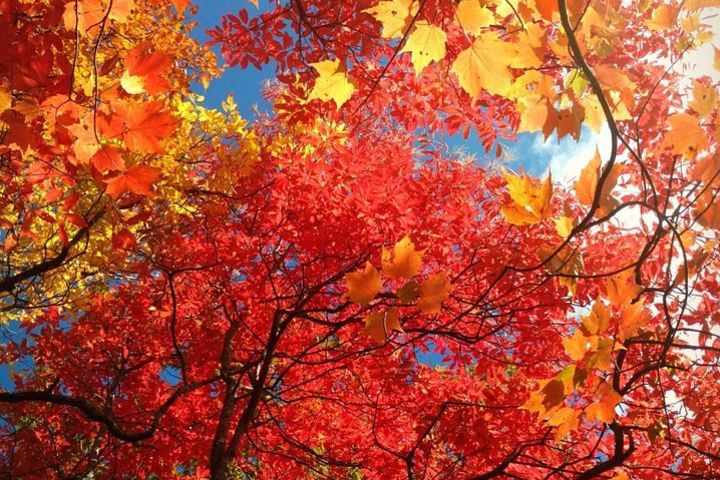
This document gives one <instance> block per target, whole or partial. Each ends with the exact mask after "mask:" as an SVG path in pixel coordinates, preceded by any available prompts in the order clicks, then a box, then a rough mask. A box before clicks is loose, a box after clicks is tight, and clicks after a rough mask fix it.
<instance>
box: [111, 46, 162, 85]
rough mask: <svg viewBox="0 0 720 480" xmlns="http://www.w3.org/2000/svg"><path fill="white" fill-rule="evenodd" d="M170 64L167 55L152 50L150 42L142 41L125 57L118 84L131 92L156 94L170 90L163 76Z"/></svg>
mask: <svg viewBox="0 0 720 480" xmlns="http://www.w3.org/2000/svg"><path fill="white" fill-rule="evenodd" d="M171 64H172V59H171V58H170V56H169V55H167V54H165V53H162V52H154V51H152V44H151V43H150V42H142V43H141V44H139V45H138V46H136V47H135V48H133V49H132V50H130V52H129V53H128V55H127V57H126V58H125V72H124V73H123V76H122V78H121V79H120V85H122V87H123V89H125V91H126V92H128V93H131V94H136V93H143V92H145V93H149V94H151V95H157V94H159V93H164V92H167V91H168V90H170V84H169V83H168V82H167V80H165V79H164V78H163V75H165V74H166V73H167V70H168V68H170V65H171Z"/></svg>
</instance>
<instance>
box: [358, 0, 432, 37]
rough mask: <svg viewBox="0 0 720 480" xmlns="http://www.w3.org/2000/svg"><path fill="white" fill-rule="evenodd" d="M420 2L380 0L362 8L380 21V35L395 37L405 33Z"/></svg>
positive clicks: (415, 0)
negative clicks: (375, 3) (371, 5)
mask: <svg viewBox="0 0 720 480" xmlns="http://www.w3.org/2000/svg"><path fill="white" fill-rule="evenodd" d="M419 7H420V4H419V2H418V1H417V0H382V1H381V2H378V4H377V5H375V6H374V7H372V8H367V9H365V10H363V12H365V13H369V14H370V15H372V16H373V17H375V19H376V20H377V21H379V22H380V23H382V37H383V38H395V37H402V36H403V35H404V34H405V31H406V30H407V28H408V26H409V25H410V22H411V21H412V19H413V17H414V16H415V15H416V14H417V12H418V9H419Z"/></svg>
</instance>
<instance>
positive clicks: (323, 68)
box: [308, 59, 355, 108]
mask: <svg viewBox="0 0 720 480" xmlns="http://www.w3.org/2000/svg"><path fill="white" fill-rule="evenodd" d="M310 66H311V67H313V68H314V69H315V71H316V72H317V73H318V75H319V76H318V77H317V78H316V79H315V86H314V87H313V89H312V91H311V92H310V95H309V96H308V100H314V99H320V100H322V101H324V102H327V101H329V100H332V101H334V102H335V105H337V108H340V107H341V106H342V105H343V104H344V103H345V102H347V101H348V100H349V99H350V97H351V96H352V94H353V92H354V91H355V85H353V84H352V82H351V81H350V80H349V79H348V78H347V75H346V74H345V69H344V67H343V66H342V65H341V64H340V60H338V59H335V60H324V61H322V62H317V63H311V64H310Z"/></svg>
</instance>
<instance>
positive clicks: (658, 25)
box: [645, 5, 679, 31]
mask: <svg viewBox="0 0 720 480" xmlns="http://www.w3.org/2000/svg"><path fill="white" fill-rule="evenodd" d="M678 13H679V12H678V9H676V8H673V7H671V6H669V5H659V6H658V7H657V8H655V9H653V11H652V16H651V18H650V20H648V21H647V22H645V23H646V25H647V26H648V27H650V29H652V30H656V31H662V30H667V29H668V28H670V27H672V26H673V25H675V22H676V20H677V15H678Z"/></svg>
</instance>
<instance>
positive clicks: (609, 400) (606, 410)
mask: <svg viewBox="0 0 720 480" xmlns="http://www.w3.org/2000/svg"><path fill="white" fill-rule="evenodd" d="M595 396H596V398H597V400H596V401H595V402H593V403H591V404H590V405H588V406H587V407H585V415H586V416H587V418H588V420H590V421H599V422H604V423H612V422H613V420H615V407H616V406H617V404H618V403H620V402H621V401H622V399H623V397H622V395H620V394H619V393H617V392H616V391H615V390H614V389H613V387H612V386H611V385H610V384H609V383H607V382H603V383H601V384H600V385H599V386H598V389H597V391H596V392H595Z"/></svg>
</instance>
